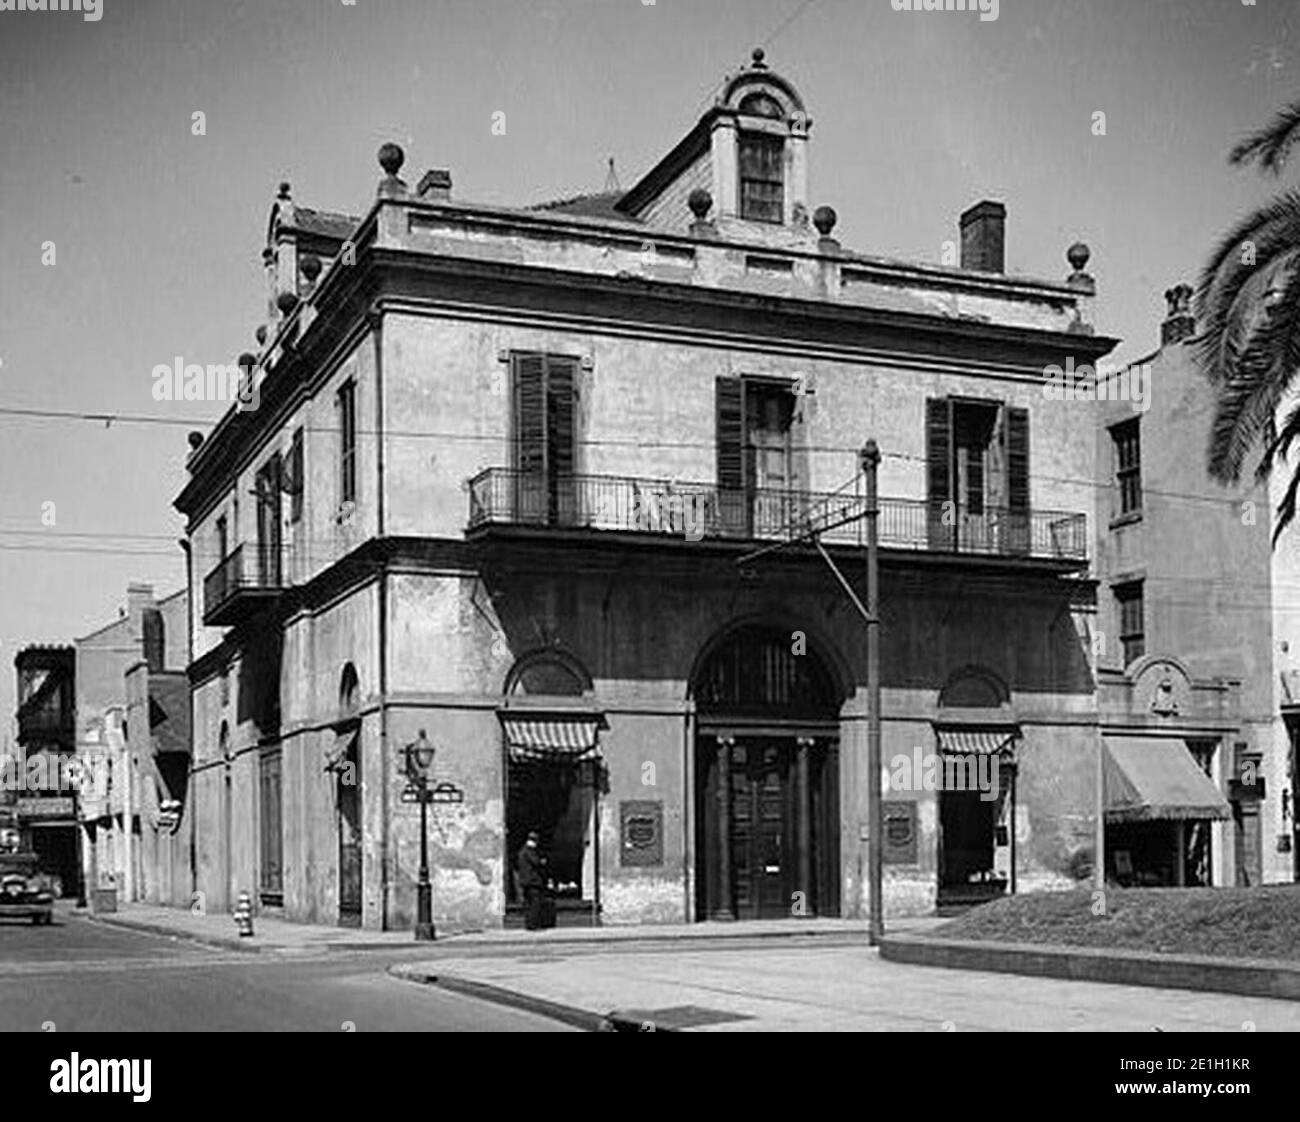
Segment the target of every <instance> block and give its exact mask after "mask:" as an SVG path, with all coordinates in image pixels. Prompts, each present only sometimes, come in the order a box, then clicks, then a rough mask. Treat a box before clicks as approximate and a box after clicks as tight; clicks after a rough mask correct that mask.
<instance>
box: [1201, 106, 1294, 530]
mask: <svg viewBox="0 0 1300 1122" xmlns="http://www.w3.org/2000/svg"><path fill="white" fill-rule="evenodd" d="M1297 144H1300V101H1297V102H1295V103H1294V104H1292V105H1289V106H1288V107H1287V108H1285V109H1283V110H1282V111H1281V112H1280V113H1278V114H1277V116H1276V117H1274V118H1273V120H1272V121H1270V122H1269V123H1268V125H1266V126H1265V127H1264V128H1262V129H1260V130H1259V131H1258V132H1256V133H1254V134H1252V135H1251V136H1248V137H1247V138H1246V139H1245V140H1243V141H1242V142H1241V143H1240V144H1238V145H1237V146H1236V147H1235V148H1233V150H1232V152H1231V154H1230V155H1229V156H1228V162H1229V163H1230V164H1232V165H1234V166H1237V167H1242V166H1245V165H1247V164H1251V163H1254V164H1256V165H1258V167H1259V168H1260V169H1261V170H1262V171H1264V172H1267V173H1270V174H1272V175H1275V176H1276V175H1281V173H1282V171H1283V169H1284V168H1285V166H1286V163H1287V158H1288V157H1289V156H1290V155H1291V153H1292V149H1293V148H1295V146H1296V145H1297ZM1197 306H1198V312H1199V318H1200V322H1201V334H1200V337H1199V338H1198V339H1197V341H1196V355H1197V359H1198V361H1199V363H1200V366H1201V369H1202V370H1203V371H1204V373H1205V375H1206V377H1207V378H1208V379H1209V380H1210V382H1211V384H1212V385H1213V386H1214V387H1215V390H1216V392H1217V395H1218V402H1217V404H1216V407H1215V416H1214V425H1213V428H1212V429H1211V432H1210V447H1209V471H1210V475H1211V476H1212V477H1213V478H1215V479H1218V480H1219V481H1220V482H1223V483H1227V484H1235V483H1236V482H1237V481H1238V480H1239V479H1240V477H1241V471H1242V467H1243V466H1244V464H1245V462H1246V460H1247V458H1248V457H1249V456H1250V455H1251V453H1252V452H1254V451H1255V450H1256V449H1258V450H1259V451H1260V453H1261V456H1260V462H1259V465H1258V468H1257V470H1256V478H1257V479H1259V480H1263V479H1265V478H1267V476H1268V474H1269V471H1270V470H1271V468H1272V466H1273V464H1274V463H1275V462H1276V461H1278V460H1279V459H1280V460H1285V459H1286V456H1287V452H1288V450H1289V449H1290V447H1291V444H1292V442H1293V441H1295V440H1296V439H1297V438H1300V405H1295V406H1292V407H1291V409H1290V411H1289V412H1288V413H1287V415H1286V417H1285V418H1284V419H1283V421H1282V424H1281V427H1280V428H1279V427H1278V425H1277V423H1276V417H1277V409H1278V405H1279V403H1280V402H1281V401H1282V399H1283V397H1284V396H1285V395H1286V393H1287V391H1288V390H1289V389H1290V388H1291V386H1292V383H1293V382H1294V381H1295V379H1296V376H1297V375H1300V192H1297V191H1285V192H1283V193H1282V194H1281V195H1279V196H1278V197H1277V198H1275V199H1273V200H1271V201H1270V202H1269V203H1268V204H1266V205H1265V206H1263V207H1260V208H1259V209H1258V210H1256V211H1254V212H1253V213H1251V214H1249V215H1247V216H1246V217H1245V218H1243V219H1242V220H1241V221H1240V222H1238V223H1237V224H1236V225H1235V226H1234V227H1233V228H1232V229H1231V230H1229V231H1228V233H1227V234H1225V235H1224V236H1223V238H1222V239H1221V240H1220V241H1219V243H1218V245H1217V246H1216V247H1215V250H1214V253H1213V254H1212V256H1211V257H1210V260H1209V262H1208V263H1207V264H1206V265H1205V267H1204V269H1202V271H1201V277H1200V285H1199V288H1198V291H1197ZM1298 494H1300V467H1297V469H1296V471H1295V473H1294V474H1293V475H1292V477H1291V481H1290V485H1289V486H1288V487H1287V491H1286V494H1285V496H1284V497H1283V499H1282V503H1281V505H1280V506H1279V507H1278V510H1277V521H1276V524H1275V528H1274V531H1273V541H1274V543H1275V544H1276V542H1277V537H1278V535H1279V534H1280V533H1281V532H1282V530H1283V529H1285V528H1286V526H1287V525H1288V524H1289V523H1290V522H1291V520H1292V519H1293V518H1294V517H1295V513H1296V500H1297V495H1298Z"/></svg>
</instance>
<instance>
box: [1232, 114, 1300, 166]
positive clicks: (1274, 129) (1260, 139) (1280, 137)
mask: <svg viewBox="0 0 1300 1122" xmlns="http://www.w3.org/2000/svg"><path fill="white" fill-rule="evenodd" d="M1297 143H1300V101H1297V102H1295V103H1294V104H1292V105H1288V106H1286V107H1285V108H1284V109H1281V110H1279V111H1278V113H1277V114H1276V116H1274V118H1273V119H1272V120H1271V121H1269V123H1268V124H1267V125H1265V126H1264V127H1263V128H1262V129H1259V130H1257V131H1256V132H1253V133H1251V134H1250V135H1249V136H1248V137H1246V139H1245V140H1242V141H1241V142H1240V143H1238V144H1236V145H1235V146H1234V147H1233V149H1232V151H1231V152H1230V153H1229V154H1228V163H1230V164H1232V165H1234V166H1236V167H1241V166H1244V165H1245V164H1250V163H1257V164H1258V165H1259V167H1260V170H1262V171H1267V172H1272V173H1273V174H1274V175H1280V174H1281V173H1282V169H1283V168H1284V167H1285V166H1286V162H1287V158H1288V157H1289V156H1290V155H1291V149H1292V148H1294V147H1295V145H1296V144H1297Z"/></svg>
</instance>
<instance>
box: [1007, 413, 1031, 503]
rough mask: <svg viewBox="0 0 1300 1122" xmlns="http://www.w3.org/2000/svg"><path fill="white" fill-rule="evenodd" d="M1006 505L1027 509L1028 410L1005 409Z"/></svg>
mask: <svg viewBox="0 0 1300 1122" xmlns="http://www.w3.org/2000/svg"><path fill="white" fill-rule="evenodd" d="M1006 434H1007V507H1008V508H1009V509H1010V510H1014V511H1027V510H1028V509H1029V410H1028V409H1016V408H1008V409H1007V428H1006Z"/></svg>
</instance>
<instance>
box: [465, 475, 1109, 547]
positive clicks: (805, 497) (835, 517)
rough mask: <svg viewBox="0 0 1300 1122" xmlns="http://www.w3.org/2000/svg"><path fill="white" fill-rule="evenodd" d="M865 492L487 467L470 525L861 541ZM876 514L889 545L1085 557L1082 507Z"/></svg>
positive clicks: (883, 504)
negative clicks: (731, 486)
mask: <svg viewBox="0 0 1300 1122" xmlns="http://www.w3.org/2000/svg"><path fill="white" fill-rule="evenodd" d="M863 504H864V499H863V497H862V496H861V495H854V494H851V493H840V494H827V493H819V492H814V491H779V490H763V489H755V490H727V489H723V488H719V487H718V486H716V485H715V484H712V483H682V482H678V481H675V480H666V479H642V478H635V477H628V476H612V475H573V476H559V477H548V476H545V475H538V474H530V473H524V472H520V471H515V470H512V469H509V468H489V469H488V470H486V471H483V472H480V473H479V474H478V475H477V476H475V477H474V478H473V479H471V480H470V481H469V526H468V529H467V532H469V533H474V532H477V531H482V530H485V529H487V528H489V527H492V526H514V527H526V528H539V529H540V528H549V529H556V530H583V529H585V530H613V531H621V532H623V533H641V534H657V535H660V536H669V537H678V538H683V537H684V538H685V539H686V540H688V541H702V540H706V539H708V540H716V539H733V540H740V541H744V540H770V541H780V540H782V539H783V538H790V537H796V536H798V535H800V534H804V533H807V532H808V531H810V530H814V529H815V530H818V531H820V532H821V535H822V538H823V540H824V541H826V542H828V543H838V544H850V545H857V544H862V543H863V542H864V541H865V536H864V535H865V524H864V521H863V519H862V518H861V517H860V516H861V514H862V511H863ZM877 505H878V508H879V511H880V516H879V521H878V523H877V528H878V533H879V540H880V545H881V547H882V548H884V549H899V550H912V551H920V552H926V553H956V554H973V555H983V556H990V557H1009V558H1024V559H1030V560H1047V561H1061V562H1071V563H1073V564H1074V566H1075V567H1077V566H1078V565H1081V564H1083V563H1085V562H1086V561H1087V557H1088V540H1087V534H1088V523H1087V518H1086V516H1085V515H1083V514H1075V513H1068V512H1062V511H1049V510H1009V509H1006V508H993V507H984V508H982V509H979V510H975V509H972V508H969V507H957V506H955V505H954V504H951V503H949V504H939V505H936V504H932V503H929V502H927V501H925V500H923V499H892V498H882V499H880V500H879V502H878V504H877Z"/></svg>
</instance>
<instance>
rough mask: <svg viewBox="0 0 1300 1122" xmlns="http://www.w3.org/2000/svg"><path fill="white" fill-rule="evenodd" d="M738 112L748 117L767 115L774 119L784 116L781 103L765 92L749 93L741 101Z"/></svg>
mask: <svg viewBox="0 0 1300 1122" xmlns="http://www.w3.org/2000/svg"><path fill="white" fill-rule="evenodd" d="M740 112H741V113H743V114H745V115H747V116H750V117H767V118H769V119H770V120H774V121H779V120H780V119H781V118H782V117H783V116H785V114H784V112H783V111H782V109H781V103H780V102H779V101H777V100H776V98H774V97H773V96H772V95H771V94H767V93H752V94H749V95H748V96H747V97H745V98H744V99H743V100H742V101H741V103H740Z"/></svg>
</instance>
